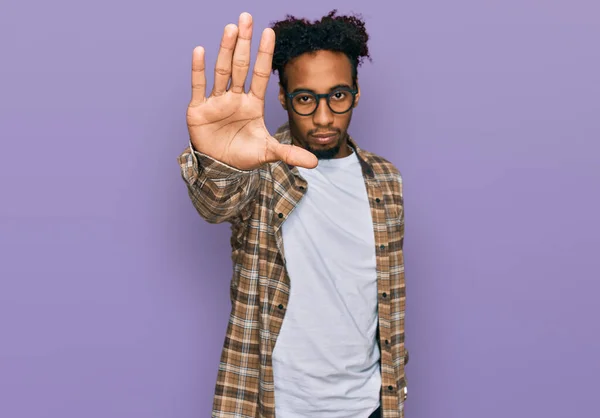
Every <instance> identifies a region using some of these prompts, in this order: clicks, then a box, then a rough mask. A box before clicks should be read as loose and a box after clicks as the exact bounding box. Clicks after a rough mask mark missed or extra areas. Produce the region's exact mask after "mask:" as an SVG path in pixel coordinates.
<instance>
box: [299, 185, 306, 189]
mask: <svg viewBox="0 0 600 418" xmlns="http://www.w3.org/2000/svg"><path fill="white" fill-rule="evenodd" d="M298 188H299V189H300V190H304V189H306V187H304V186H300V187H298Z"/></svg>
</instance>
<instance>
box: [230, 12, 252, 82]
mask: <svg viewBox="0 0 600 418" xmlns="http://www.w3.org/2000/svg"><path fill="white" fill-rule="evenodd" d="M251 44H252V16H251V15H250V14H249V13H242V14H241V15H240V20H239V30H238V37H237V43H236V45H235V52H234V53H233V61H232V74H231V91H232V92H233V93H243V92H244V85H245V83H246V77H247V76H248V68H250V45H251Z"/></svg>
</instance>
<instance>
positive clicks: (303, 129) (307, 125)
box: [289, 112, 313, 137]
mask: <svg viewBox="0 0 600 418" xmlns="http://www.w3.org/2000/svg"><path fill="white" fill-rule="evenodd" d="M289 116H290V120H291V122H292V124H293V125H294V128H295V130H296V132H297V133H299V134H300V135H302V136H303V137H305V136H306V134H307V133H308V131H310V130H311V129H312V128H313V124H312V119H311V118H310V117H302V116H298V115H297V114H296V113H294V112H289Z"/></svg>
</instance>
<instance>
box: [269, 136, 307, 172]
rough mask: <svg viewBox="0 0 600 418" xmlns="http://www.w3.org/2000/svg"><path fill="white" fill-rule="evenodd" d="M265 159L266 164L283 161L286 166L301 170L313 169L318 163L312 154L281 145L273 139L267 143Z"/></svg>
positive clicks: (302, 149) (297, 148)
mask: <svg viewBox="0 0 600 418" xmlns="http://www.w3.org/2000/svg"><path fill="white" fill-rule="evenodd" d="M266 157H267V162H275V161H283V162H285V163H286V164H289V165H292V166H296V167H303V168H315V167H316V166H317V164H318V163H319V161H318V160H317V157H316V156H315V155H314V154H313V153H311V152H309V151H307V150H305V149H304V148H300V147H296V146H294V145H287V144H282V143H280V142H279V141H277V140H276V139H275V138H273V139H272V140H271V141H269V145H268V147H267V156H266Z"/></svg>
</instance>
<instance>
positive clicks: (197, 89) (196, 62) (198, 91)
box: [191, 46, 206, 105]
mask: <svg viewBox="0 0 600 418" xmlns="http://www.w3.org/2000/svg"><path fill="white" fill-rule="evenodd" d="M205 94H206V74H205V71H204V48H203V47H201V46H197V47H196V48H194V52H193V55H192V102H191V104H192V105H198V104H200V103H203V102H204V99H205V98H206V97H205Z"/></svg>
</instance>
